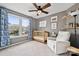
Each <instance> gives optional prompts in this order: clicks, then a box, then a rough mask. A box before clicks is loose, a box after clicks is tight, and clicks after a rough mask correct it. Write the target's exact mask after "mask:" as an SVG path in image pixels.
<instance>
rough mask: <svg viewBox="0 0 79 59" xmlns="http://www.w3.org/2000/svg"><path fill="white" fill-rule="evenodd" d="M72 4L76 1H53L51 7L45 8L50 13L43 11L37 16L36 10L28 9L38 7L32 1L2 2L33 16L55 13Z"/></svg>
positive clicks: (9, 7) (2, 4)
mask: <svg viewBox="0 0 79 59" xmlns="http://www.w3.org/2000/svg"><path fill="white" fill-rule="evenodd" d="M37 5H38V6H39V5H41V6H43V5H45V3H42V4H41V3H38V4H37ZM72 5H74V3H51V7H49V8H47V9H45V10H46V11H48V12H49V14H44V13H42V14H41V15H39V16H37V13H36V12H28V10H31V9H36V8H35V7H34V6H33V4H31V3H0V6H3V7H6V8H8V9H11V10H14V11H17V12H20V13H22V14H25V15H28V16H32V17H33V18H40V17H45V16H48V15H51V14H54V13H58V12H61V11H64V10H67V9H68V8H70V7H71V6H72Z"/></svg>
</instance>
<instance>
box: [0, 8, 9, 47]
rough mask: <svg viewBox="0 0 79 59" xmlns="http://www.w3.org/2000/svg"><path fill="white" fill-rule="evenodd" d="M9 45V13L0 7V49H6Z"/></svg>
mask: <svg viewBox="0 0 79 59" xmlns="http://www.w3.org/2000/svg"><path fill="white" fill-rule="evenodd" d="M8 44H9V32H8V13H7V10H6V9H5V8H3V7H0V47H5V46H7V45H8Z"/></svg>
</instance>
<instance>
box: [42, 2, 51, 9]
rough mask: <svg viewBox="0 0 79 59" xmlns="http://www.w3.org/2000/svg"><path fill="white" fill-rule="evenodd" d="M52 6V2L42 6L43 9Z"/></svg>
mask: <svg viewBox="0 0 79 59" xmlns="http://www.w3.org/2000/svg"><path fill="white" fill-rule="evenodd" d="M50 6H51V4H50V3H47V4H46V5H45V6H43V7H42V9H46V8H48V7H50Z"/></svg>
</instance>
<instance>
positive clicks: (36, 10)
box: [29, 10, 38, 12]
mask: <svg viewBox="0 0 79 59" xmlns="http://www.w3.org/2000/svg"><path fill="white" fill-rule="evenodd" d="M35 11H38V10H29V12H35Z"/></svg>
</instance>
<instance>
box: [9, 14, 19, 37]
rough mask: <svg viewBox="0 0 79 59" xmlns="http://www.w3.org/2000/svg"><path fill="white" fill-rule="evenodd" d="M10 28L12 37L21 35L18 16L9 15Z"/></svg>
mask: <svg viewBox="0 0 79 59" xmlns="http://www.w3.org/2000/svg"><path fill="white" fill-rule="evenodd" d="M8 26H9V27H8V28H9V34H10V36H18V35H19V19H18V16H16V15H13V14H8Z"/></svg>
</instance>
